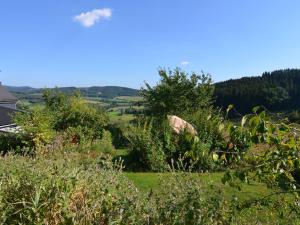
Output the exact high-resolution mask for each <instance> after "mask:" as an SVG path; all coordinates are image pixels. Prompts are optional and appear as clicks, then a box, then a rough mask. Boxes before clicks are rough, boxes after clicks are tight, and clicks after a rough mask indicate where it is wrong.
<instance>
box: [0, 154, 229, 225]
mask: <svg viewBox="0 0 300 225" xmlns="http://www.w3.org/2000/svg"><path fill="white" fill-rule="evenodd" d="M70 159H72V160H70ZM0 160H1V163H0V171H2V172H1V173H0V211H1V214H0V223H1V224H12V225H13V224H124V225H125V224H137V225H138V224H150V225H151V224H152V225H155V224H225V223H224V221H226V219H227V215H226V214H225V213H226V211H225V209H226V208H225V207H224V205H223V203H222V202H220V200H221V199H220V198H219V199H216V198H215V196H217V194H216V195H215V196H214V195H213V196H212V198H210V197H209V198H207V197H204V196H205V194H204V192H203V190H202V189H201V184H199V182H197V181H196V180H195V179H192V177H191V176H189V175H188V174H186V176H183V174H182V175H173V176H172V177H171V178H168V179H166V180H164V181H163V182H162V183H161V187H162V190H163V191H162V193H153V192H150V193H148V194H146V195H145V194H143V193H141V192H139V191H137V189H136V187H135V186H134V185H133V184H132V183H131V182H129V181H128V180H127V179H126V178H125V176H123V175H122V173H120V170H119V168H120V166H121V165H119V164H114V163H112V162H111V161H110V159H109V158H103V157H101V158H98V159H96V160H93V159H92V158H89V157H88V156H85V155H82V154H78V153H72V154H67V155H66V154H61V153H57V152H56V153H55V154H51V155H47V157H46V158H45V157H42V158H41V157H39V156H37V158H36V159H35V160H32V159H29V158H26V157H23V158H20V157H12V156H6V157H5V158H2V159H0ZM223 213H224V216H225V217H224V218H221V217H220V215H222V214H223ZM222 217H223V216H222Z"/></svg>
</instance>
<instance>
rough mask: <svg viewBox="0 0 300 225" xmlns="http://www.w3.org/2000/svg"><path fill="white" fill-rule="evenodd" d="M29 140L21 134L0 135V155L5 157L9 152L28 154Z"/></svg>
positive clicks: (29, 150) (29, 151)
mask: <svg viewBox="0 0 300 225" xmlns="http://www.w3.org/2000/svg"><path fill="white" fill-rule="evenodd" d="M29 140H30V139H29V137H28V136H26V135H24V134H22V133H19V134H12V133H0V154H1V155H5V154H6V153H7V152H10V151H12V152H15V153H20V154H30V153H31V149H30V146H29V145H28V143H29Z"/></svg>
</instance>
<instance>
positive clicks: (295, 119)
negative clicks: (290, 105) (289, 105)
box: [288, 111, 300, 124]
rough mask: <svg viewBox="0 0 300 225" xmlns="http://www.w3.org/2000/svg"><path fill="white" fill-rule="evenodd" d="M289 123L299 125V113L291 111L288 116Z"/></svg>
mask: <svg viewBox="0 0 300 225" xmlns="http://www.w3.org/2000/svg"><path fill="white" fill-rule="evenodd" d="M288 118H289V121H290V122H292V123H299V124H300V112H299V111H293V112H291V113H290V114H289V115H288Z"/></svg>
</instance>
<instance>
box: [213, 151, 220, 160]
mask: <svg viewBox="0 0 300 225" xmlns="http://www.w3.org/2000/svg"><path fill="white" fill-rule="evenodd" d="M213 160H214V161H215V162H216V161H218V160H219V155H218V154H217V153H213Z"/></svg>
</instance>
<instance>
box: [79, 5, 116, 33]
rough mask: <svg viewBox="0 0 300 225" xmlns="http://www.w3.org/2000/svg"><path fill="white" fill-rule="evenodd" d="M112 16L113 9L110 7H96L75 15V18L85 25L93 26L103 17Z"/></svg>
mask: <svg viewBox="0 0 300 225" xmlns="http://www.w3.org/2000/svg"><path fill="white" fill-rule="evenodd" d="M111 16H112V11H111V9H109V8H103V9H94V10H92V11H89V12H84V13H81V14H80V15H78V16H74V17H73V20H74V21H76V22H79V23H80V24H81V25H82V26H84V27H87V28H89V27H92V26H94V25H95V23H97V22H99V21H100V20H103V19H106V20H108V19H110V18H111Z"/></svg>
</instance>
